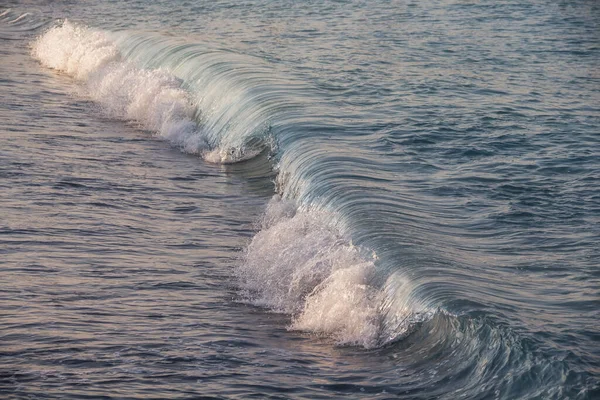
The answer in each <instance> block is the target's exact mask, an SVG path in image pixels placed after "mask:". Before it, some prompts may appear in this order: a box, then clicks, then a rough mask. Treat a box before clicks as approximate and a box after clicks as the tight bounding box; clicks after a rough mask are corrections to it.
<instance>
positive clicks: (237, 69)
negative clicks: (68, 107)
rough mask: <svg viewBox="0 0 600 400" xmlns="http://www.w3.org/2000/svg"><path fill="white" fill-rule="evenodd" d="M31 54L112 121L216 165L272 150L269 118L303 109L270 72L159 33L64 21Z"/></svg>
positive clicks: (239, 59) (224, 54)
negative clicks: (71, 81) (74, 84)
mask: <svg viewBox="0 0 600 400" xmlns="http://www.w3.org/2000/svg"><path fill="white" fill-rule="evenodd" d="M32 54H33V56H34V57H35V58H37V59H38V60H39V61H40V62H41V63H42V64H43V65H45V66H46V67H49V68H53V69H56V70H58V71H61V72H64V73H66V74H68V75H70V76H72V77H74V78H76V79H77V80H79V81H81V82H83V83H84V84H85V87H86V94H87V95H88V96H89V97H90V98H92V99H93V100H94V101H96V102H97V103H99V104H100V105H101V106H102V108H103V109H104V110H105V112H107V113H108V114H109V115H110V116H112V117H115V118H120V119H124V120H128V121H134V122H136V123H138V124H139V125H140V126H141V127H142V128H144V129H147V130H149V131H151V132H153V133H154V134H155V135H157V136H159V137H161V138H163V139H165V140H167V141H169V142H171V143H172V144H173V145H175V146H177V147H179V148H181V149H182V151H185V152H187V153H190V154H198V155H200V156H202V157H203V158H204V159H205V160H206V161H209V162H213V163H231V162H238V161H241V160H245V159H248V158H252V157H255V156H256V155H258V154H259V153H261V152H263V151H264V150H265V149H267V148H272V147H273V146H274V143H273V142H272V136H271V132H270V131H271V125H270V118H273V117H275V116H276V114H277V112H278V110H283V109H286V108H287V109H297V107H290V106H289V105H286V104H284V101H282V100H281V97H282V92H283V91H282V89H281V88H279V87H278V86H277V82H276V81H275V80H274V78H273V77H272V73H271V72H270V71H268V70H266V69H264V68H263V69H262V70H261V69H260V68H256V67H255V68H252V69H251V70H250V69H249V67H248V66H247V65H246V66H244V64H243V57H240V56H238V55H236V54H234V53H230V52H226V51H218V50H208V49H206V48H204V47H202V46H196V47H194V46H184V45H181V44H180V43H173V41H169V40H166V39H165V38H164V37H160V36H152V35H140V34H134V33H127V32H120V33H114V32H107V31H102V30H96V29H92V28H89V27H86V26H83V25H79V24H75V23H71V22H69V21H64V22H62V23H61V24H59V25H58V26H55V27H53V28H51V29H50V30H49V31H47V32H46V33H44V34H43V35H41V36H40V37H39V38H38V39H37V40H36V41H34V42H33V44H32ZM165 54H167V55H168V57H165V56H164V55H165ZM248 75H251V76H248ZM241 81H243V82H241ZM282 119H283V118H281V117H279V118H277V120H278V121H279V122H281V121H282Z"/></svg>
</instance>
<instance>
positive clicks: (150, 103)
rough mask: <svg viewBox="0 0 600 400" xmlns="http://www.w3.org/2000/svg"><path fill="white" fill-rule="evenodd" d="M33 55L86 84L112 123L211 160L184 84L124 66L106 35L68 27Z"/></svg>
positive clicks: (36, 46)
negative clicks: (128, 124)
mask: <svg viewBox="0 0 600 400" xmlns="http://www.w3.org/2000/svg"><path fill="white" fill-rule="evenodd" d="M32 55H33V56H34V57H35V58H37V59H38V60H39V61H40V62H41V63H42V64H43V65H45V66H47V67H49V68H53V69H56V70H58V71H61V72H64V73H66V74H68V75H70V76H72V77H74V78H76V79H77V80H79V81H82V82H84V83H85V84H86V87H87V95H89V96H90V97H91V98H92V99H93V100H95V101H96V102H98V103H100V104H101V105H102V106H103V108H104V109H105V110H106V112H107V113H108V114H109V115H111V116H112V117H115V118H120V119H125V120H130V121H135V122H137V123H138V124H140V126H141V127H143V128H144V129H148V130H150V131H152V132H154V133H155V134H156V135H158V136H160V137H162V138H163V139H165V140H168V141H169V142H171V143H172V144H173V145H176V146H178V147H180V148H181V149H182V150H183V151H185V152H187V153H191V154H200V155H202V156H204V155H211V152H210V149H208V146H207V144H206V141H205V139H204V137H203V134H202V132H201V130H200V129H199V127H198V126H197V125H196V123H195V122H194V113H195V112H196V108H195V106H194V104H193V101H192V99H191V97H190V95H189V94H188V93H187V92H186V91H185V90H184V89H182V88H181V81H180V80H178V79H177V78H175V77H174V76H173V75H171V74H169V72H168V71H165V70H160V69H158V70H144V69H140V68H137V67H136V66H134V65H133V64H132V63H129V62H127V61H126V60H123V58H122V57H121V54H120V52H119V50H118V48H117V47H116V45H115V44H114V43H113V42H112V41H111V40H110V38H109V36H108V35H107V34H106V33H105V32H103V31H99V30H94V29H90V28H87V27H84V26H80V25H77V24H73V23H71V22H69V21H64V22H63V23H62V25H60V26H56V27H54V28H52V29H50V30H49V31H48V32H46V33H45V34H44V35H42V36H40V37H39V38H38V39H37V40H36V41H35V42H34V43H33V45H32ZM205 158H207V159H208V161H213V162H214V161H219V160H218V159H217V158H216V157H214V156H209V157H205Z"/></svg>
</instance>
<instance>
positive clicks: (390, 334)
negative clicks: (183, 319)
mask: <svg viewBox="0 0 600 400" xmlns="http://www.w3.org/2000/svg"><path fill="white" fill-rule="evenodd" d="M376 259H377V257H376V255H375V254H374V253H371V254H369V253H368V251H367V250H366V249H360V248H358V247H356V246H354V245H353V244H352V242H351V240H350V238H348V237H347V236H345V235H344V234H343V233H342V232H341V230H340V229H339V228H338V227H336V224H335V215H333V214H331V213H328V212H325V211H320V210H310V209H299V208H297V206H296V204H295V203H294V202H293V201H290V200H283V199H281V198H280V197H279V196H275V197H274V198H273V199H272V200H271V202H270V203H269V205H268V208H267V211H266V213H265V216H264V217H263V220H262V223H261V228H260V231H259V232H258V233H257V234H256V235H255V236H254V237H253V239H252V242H251V243H250V245H249V246H248V248H247V249H246V251H245V254H244V258H243V262H242V263H241V265H240V266H239V267H238V268H237V270H236V274H237V277H238V279H239V282H240V286H241V289H242V290H243V292H244V297H245V299H246V300H247V301H249V302H251V303H252V304H255V305H258V306H262V307H266V308H268V309H270V310H272V311H275V312H281V313H286V314H290V315H291V316H292V322H291V324H290V329H292V330H300V331H308V332H313V333H317V334H323V335H326V336H329V337H333V338H334V339H335V340H336V342H337V343H339V344H352V345H360V346H364V347H366V348H372V347H378V346H381V345H383V344H386V343H390V342H393V341H395V340H397V339H398V338H400V337H402V336H403V335H405V334H406V333H407V332H409V331H410V329H411V327H412V326H413V324H414V323H416V322H422V321H423V320H424V319H425V318H426V316H427V315H430V314H431V312H430V311H428V310H427V309H426V308H425V307H422V306H420V304H419V302H418V301H416V300H415V299H412V298H411V294H412V291H411V290H410V285H409V282H408V281H406V280H404V281H401V280H400V277H399V276H398V275H392V276H390V277H388V278H387V282H386V283H385V285H383V287H381V286H380V285H379V284H378V283H377V268H376V266H375V262H376ZM386 288H387V289H388V290H386Z"/></svg>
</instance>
